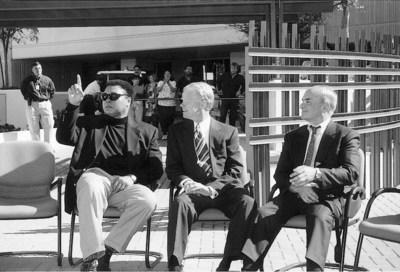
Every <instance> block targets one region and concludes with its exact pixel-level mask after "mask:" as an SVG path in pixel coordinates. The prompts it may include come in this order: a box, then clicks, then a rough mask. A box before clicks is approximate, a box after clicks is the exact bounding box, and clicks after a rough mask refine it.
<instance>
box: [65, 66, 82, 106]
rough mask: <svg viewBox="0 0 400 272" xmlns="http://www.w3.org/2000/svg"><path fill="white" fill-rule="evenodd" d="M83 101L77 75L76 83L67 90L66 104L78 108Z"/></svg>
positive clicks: (79, 79) (79, 77)
mask: <svg viewBox="0 0 400 272" xmlns="http://www.w3.org/2000/svg"><path fill="white" fill-rule="evenodd" d="M82 100H83V90H82V81H81V76H80V75H79V74H77V75H76V83H75V84H74V85H72V86H71V87H70V88H69V89H68V102H69V103H70V104H72V105H75V106H79V104H80V103H81V102H82Z"/></svg>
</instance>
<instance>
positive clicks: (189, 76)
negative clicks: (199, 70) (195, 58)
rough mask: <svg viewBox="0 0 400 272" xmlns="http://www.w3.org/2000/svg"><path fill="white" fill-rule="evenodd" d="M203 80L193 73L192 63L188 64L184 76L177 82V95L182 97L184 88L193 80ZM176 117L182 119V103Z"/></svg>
mask: <svg viewBox="0 0 400 272" xmlns="http://www.w3.org/2000/svg"><path fill="white" fill-rule="evenodd" d="M199 81H201V80H200V79H199V78H197V77H196V76H194V75H193V68H192V66H191V65H186V66H185V70H183V76H182V77H181V78H180V79H179V80H178V82H177V83H176V88H177V91H176V97H177V98H181V97H182V93H183V88H185V87H186V85H189V84H190V83H192V82H199ZM176 117H177V118H178V119H182V118H183V116H182V108H181V107H180V105H179V106H178V107H177V109H176Z"/></svg>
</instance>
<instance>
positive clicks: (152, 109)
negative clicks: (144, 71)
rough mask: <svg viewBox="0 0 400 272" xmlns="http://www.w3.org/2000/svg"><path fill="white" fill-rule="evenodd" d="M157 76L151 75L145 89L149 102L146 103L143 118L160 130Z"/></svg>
mask: <svg viewBox="0 0 400 272" xmlns="http://www.w3.org/2000/svg"><path fill="white" fill-rule="evenodd" d="M156 79H157V77H156V75H155V74H154V73H150V74H149V75H148V77H147V80H148V83H147V85H146V87H145V96H146V97H147V99H148V100H147V101H146V102H145V108H146V110H145V114H144V117H143V121H145V122H147V123H150V124H152V125H153V126H155V127H156V128H158V116H157V115H158V114H157V109H156V108H157V102H156V98H157V96H158V93H157V82H156Z"/></svg>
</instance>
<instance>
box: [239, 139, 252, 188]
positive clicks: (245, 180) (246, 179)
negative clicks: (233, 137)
mask: <svg viewBox="0 0 400 272" xmlns="http://www.w3.org/2000/svg"><path fill="white" fill-rule="evenodd" d="M239 151H240V157H241V159H242V164H243V172H242V173H241V175H240V180H241V181H242V182H243V185H246V184H247V183H249V182H250V174H249V172H248V171H247V162H246V151H245V150H244V148H243V147H242V146H241V145H239Z"/></svg>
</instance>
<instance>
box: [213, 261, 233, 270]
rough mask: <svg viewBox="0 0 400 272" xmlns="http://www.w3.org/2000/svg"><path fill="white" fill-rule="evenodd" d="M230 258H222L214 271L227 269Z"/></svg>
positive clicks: (229, 265) (229, 264)
mask: <svg viewBox="0 0 400 272" xmlns="http://www.w3.org/2000/svg"><path fill="white" fill-rule="evenodd" d="M231 262H232V260H231V259H230V258H222V260H221V262H220V263H219V265H218V267H217V270H216V271H229V268H230V267H231Z"/></svg>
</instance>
